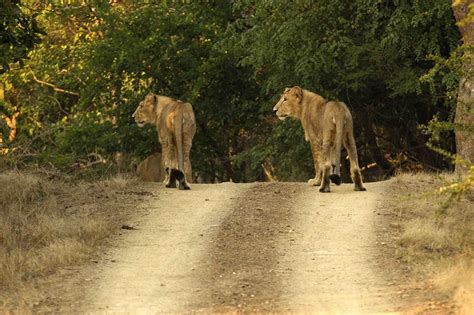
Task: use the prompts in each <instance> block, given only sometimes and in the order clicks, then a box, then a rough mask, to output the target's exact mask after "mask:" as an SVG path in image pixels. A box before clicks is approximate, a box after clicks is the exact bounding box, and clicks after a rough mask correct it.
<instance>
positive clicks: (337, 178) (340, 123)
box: [330, 117, 346, 185]
mask: <svg viewBox="0 0 474 315" xmlns="http://www.w3.org/2000/svg"><path fill="white" fill-rule="evenodd" d="M345 123H346V121H345V117H341V118H340V119H339V120H336V139H335V140H336V141H335V148H334V172H333V173H332V174H331V176H330V178H331V181H332V182H333V183H334V184H336V185H340V184H341V182H342V180H341V149H342V137H343V136H344V135H343V131H344V124H345Z"/></svg>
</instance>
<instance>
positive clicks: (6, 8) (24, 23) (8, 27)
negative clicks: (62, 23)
mask: <svg viewBox="0 0 474 315" xmlns="http://www.w3.org/2000/svg"><path fill="white" fill-rule="evenodd" d="M40 34H44V33H43V31H42V30H41V28H40V27H39V26H38V24H37V22H36V15H35V14H30V13H28V12H26V10H25V8H24V6H23V5H22V4H21V2H20V0H2V2H1V3H0V73H3V72H5V71H6V70H8V69H9V68H10V64H11V63H16V62H22V59H23V58H25V57H26V55H27V53H28V51H29V50H30V49H32V48H33V47H34V45H35V44H36V43H38V42H39V35H40Z"/></svg>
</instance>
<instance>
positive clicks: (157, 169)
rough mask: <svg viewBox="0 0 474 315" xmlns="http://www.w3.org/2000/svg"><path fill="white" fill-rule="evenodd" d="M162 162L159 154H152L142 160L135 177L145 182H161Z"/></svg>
mask: <svg viewBox="0 0 474 315" xmlns="http://www.w3.org/2000/svg"><path fill="white" fill-rule="evenodd" d="M163 170H164V167H163V162H162V159H161V154H160V153H157V152H155V153H153V154H151V155H150V156H148V157H147V158H146V159H144V160H143V161H142V162H141V163H140V164H138V167H137V176H138V177H140V178H141V179H142V180H143V181H145V182H163V180H164V179H165V173H164V172H163Z"/></svg>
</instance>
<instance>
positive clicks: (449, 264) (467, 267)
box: [390, 173, 474, 310]
mask: <svg viewBox="0 0 474 315" xmlns="http://www.w3.org/2000/svg"><path fill="white" fill-rule="evenodd" d="M456 180H457V178H455V176H454V175H452V174H443V175H441V176H440V175H434V174H424V173H420V174H399V175H398V176H397V177H396V178H395V179H394V180H393V181H392V185H391V192H390V195H391V196H393V197H392V198H393V199H392V200H391V202H390V203H391V208H392V209H394V210H395V212H396V213H397V219H398V221H399V222H397V224H396V226H400V238H399V245H400V254H401V256H402V257H403V259H404V260H405V262H407V263H408V264H409V265H410V267H412V270H413V271H414V274H416V275H420V276H421V278H422V279H429V280H430V281H431V282H432V283H434V284H435V285H436V286H437V288H438V290H439V291H440V292H443V293H445V294H447V295H449V296H451V297H453V299H454V300H455V301H456V303H457V304H458V305H459V307H460V308H459V309H460V310H462V309H463V307H464V308H465V307H468V306H469V305H471V306H472V303H473V301H474V276H473V274H474V255H473V254H472V248H473V245H474V207H473V201H474V195H473V191H472V189H471V191H468V192H467V193H465V194H464V195H462V197H461V198H460V199H459V200H453V201H451V202H450V203H449V205H448V206H447V207H446V200H448V196H446V195H444V194H440V193H439V188H440V187H441V186H443V185H446V184H447V183H450V182H452V181H456ZM443 206H444V207H443Z"/></svg>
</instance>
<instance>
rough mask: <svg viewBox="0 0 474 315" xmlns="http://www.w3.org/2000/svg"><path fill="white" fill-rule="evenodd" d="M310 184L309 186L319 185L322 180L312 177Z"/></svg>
mask: <svg viewBox="0 0 474 315" xmlns="http://www.w3.org/2000/svg"><path fill="white" fill-rule="evenodd" d="M308 185H309V186H319V185H321V181H320V180H318V179H317V178H310V179H309V180H308Z"/></svg>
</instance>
